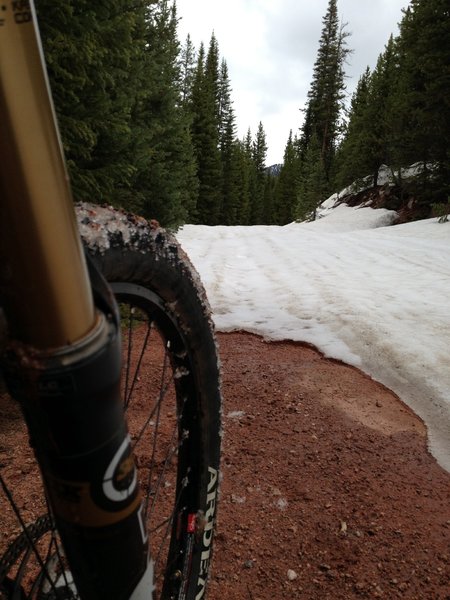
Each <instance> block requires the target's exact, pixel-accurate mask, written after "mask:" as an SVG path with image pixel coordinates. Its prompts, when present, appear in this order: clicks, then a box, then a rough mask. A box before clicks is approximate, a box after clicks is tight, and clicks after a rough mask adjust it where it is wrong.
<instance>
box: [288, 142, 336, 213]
mask: <svg viewBox="0 0 450 600" xmlns="http://www.w3.org/2000/svg"><path fill="white" fill-rule="evenodd" d="M321 151H322V146H321V143H320V141H319V139H318V138H317V136H316V135H313V137H312V138H311V140H310V143H309V145H308V149H307V151H306V156H305V158H304V160H303V167H302V169H301V171H300V178H299V187H298V198H297V206H296V208H295V217H296V219H298V220H300V221H304V220H305V219H310V220H314V219H315V218H316V209H317V206H318V205H319V204H320V203H321V202H322V201H323V200H324V199H325V197H326V194H327V191H328V182H327V175H326V172H325V168H324V163H323V160H322V155H321Z"/></svg>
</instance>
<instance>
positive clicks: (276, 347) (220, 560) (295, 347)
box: [0, 333, 450, 600]
mask: <svg viewBox="0 0 450 600" xmlns="http://www.w3.org/2000/svg"><path fill="white" fill-rule="evenodd" d="M218 337H219V344H220V356H221V360H222V366H223V390H224V441H223V463H222V472H223V481H222V489H221V504H220V508H219V518H218V528H217V534H216V547H215V558H214V563H213V570H212V577H211V581H210V587H209V600H291V599H302V600H303V599H304V600H326V599H330V600H331V599H332V600H344V599H345V600H351V599H355V600H356V599H360V598H385V599H388V600H390V599H397V598H402V599H407V600H450V567H449V564H450V562H449V559H450V475H449V474H448V473H446V472H445V471H444V470H443V469H441V468H440V467H439V466H438V465H437V464H436V461H435V460H434V458H432V457H431V456H430V454H429V453H428V451H427V446H426V430H425V427H424V425H423V423H422V422H421V421H420V420H419V419H418V418H417V417H416V416H415V415H414V414H412V412H411V411H410V410H409V409H408V408H407V407H406V406H405V405H404V404H403V403H402V402H401V401H400V400H399V398H398V397H397V396H395V394H393V393H392V392H390V391H389V390H387V389H386V388H384V387H383V386H381V385H380V384H378V383H376V382H374V381H373V380H372V379H370V378H369V377H367V376H366V375H364V374H363V373H361V372H360V371H358V370H357V369H355V368H352V367H348V366H346V365H343V364H341V363H338V362H336V361H331V360H327V359H325V358H324V357H323V356H322V355H321V354H319V353H318V352H316V351H315V350H314V349H312V348H310V347H307V346H304V345H301V344H294V343H266V342H264V341H263V340H262V339H261V338H258V337H256V336H253V335H249V334H244V333H233V334H221V335H219V336H218ZM0 412H1V413H2V414H0V432H1V437H0V462H2V463H4V464H5V465H6V466H5V469H4V471H6V473H5V474H6V475H7V476H8V478H9V479H10V480H12V481H21V482H22V483H23V484H24V488H25V493H24V495H23V498H22V501H21V503H20V504H21V508H22V509H23V510H24V516H25V519H26V520H31V518H32V517H33V514H34V513H36V511H38V514H39V511H40V509H39V505H38V503H39V499H38V496H39V490H38V489H36V487H35V486H34V484H33V479H32V478H31V476H30V471H31V469H32V468H33V458H32V456H31V452H29V450H28V449H27V448H26V446H27V444H26V440H25V439H24V438H19V434H18V433H17V431H19V427H20V419H19V418H18V416H15V415H14V413H13V412H11V404H8V402H7V401H6V402H5V401H3V402H2V403H1V404H0ZM16 423H17V427H16V426H15V424H16ZM24 449H25V456H24V452H23V450H24ZM19 456H20V457H21V458H20V459H19V458H18V457H19ZM2 506H3V499H2ZM7 518H8V517H7V515H6V512H5V511H3V509H2V511H1V513H0V543H1V545H2V547H4V544H6V542H7V541H8V539H10V536H11V532H10V533H9V534H7V533H6V526H5V522H6V520H7ZM34 518H35V517H34Z"/></svg>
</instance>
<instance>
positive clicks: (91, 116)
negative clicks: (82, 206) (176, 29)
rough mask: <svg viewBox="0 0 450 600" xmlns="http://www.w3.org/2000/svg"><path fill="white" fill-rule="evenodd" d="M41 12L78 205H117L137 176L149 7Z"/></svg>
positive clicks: (41, 8)
mask: <svg viewBox="0 0 450 600" xmlns="http://www.w3.org/2000/svg"><path fill="white" fill-rule="evenodd" d="M37 10H38V15H39V20H40V27H41V34H42V38H43V44H44V48H45V54H46V61H47V68H48V73H49V78H50V81H51V86H52V92H53V96H54V101H55V107H56V112H57V116H58V121H59V125H60V129H61V135H62V141H63V146H64V150H65V153H66V157H67V163H68V167H69V172H70V176H71V179H72V187H73V191H74V196H75V199H78V200H91V201H92V200H96V201H111V200H113V199H114V198H115V197H117V195H120V192H121V190H122V189H124V188H127V187H128V186H129V185H130V181H131V177H132V175H133V173H134V171H135V165H134V164H133V160H132V157H131V155H130V153H129V152H128V150H129V148H130V145H131V143H132V131H131V112H132V110H133V107H134V106H135V103H136V98H137V93H138V88H139V77H140V73H141V68H142V58H141V57H142V50H143V47H144V38H143V33H144V19H145V3H144V2H142V1H140V0H136V1H135V2H130V0H108V1H106V0H99V1H98V2H96V3H95V4H94V5H93V4H92V3H89V2H87V1H86V0H80V1H79V2H76V3H73V2H69V1H68V0H66V1H63V2H60V3H58V5H57V6H55V4H54V3H53V2H49V0H38V1H37Z"/></svg>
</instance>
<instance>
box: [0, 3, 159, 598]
mask: <svg viewBox="0 0 450 600" xmlns="http://www.w3.org/2000/svg"><path fill="white" fill-rule="evenodd" d="M2 8H4V10H2V12H0V304H1V305H2V307H3V309H4V312H5V315H6V321H7V326H8V336H9V343H8V346H7V349H6V352H5V353H4V356H3V358H2V369H3V371H4V374H5V379H6V380H7V383H8V387H9V389H10V391H11V394H12V395H13V396H14V397H15V398H16V399H17V400H18V402H19V403H20V405H21V408H22V411H23V414H24V417H25V421H26V423H27V426H28V429H29V433H30V440H31V443H32V445H33V448H34V450H35V453H36V456H37V459H38V462H39V464H40V467H41V470H42V473H43V479H44V483H45V487H46V490H47V494H48V497H49V500H50V504H51V507H52V512H53V516H54V518H55V521H56V524H57V527H58V530H59V532H60V535H61V538H62V542H63V546H64V549H65V552H66V555H67V557H68V560H69V562H70V567H71V570H72V573H73V576H74V580H75V583H76V586H77V589H78V592H79V594H80V596H81V598H83V600H84V599H95V600H98V599H103V598H105V599H106V598H108V599H110V598H117V599H122V598H123V599H124V600H125V599H126V600H128V599H129V598H133V599H134V598H140V597H145V598H151V593H152V592H151V590H152V585H153V583H152V573H151V563H149V560H148V543H147V539H146V533H145V529H144V528H143V524H142V522H141V518H140V510H141V496H140V491H139V488H138V485H137V481H136V469H135V465H134V461H133V458H132V457H131V454H130V452H131V451H130V443H129V437H128V433H127V429H126V425H125V423H124V417H123V410H122V402H121V399H120V394H119V384H120V366H121V364H120V363H121V358H120V356H121V349H120V323H119V319H118V317H117V311H116V308H115V305H114V302H113V300H112V299H111V295H110V293H109V291H108V290H107V288H106V287H105V284H104V283H103V282H102V281H101V279H100V277H99V276H98V275H95V274H94V275H93V277H94V279H95V286H94V287H95V290H94V291H95V298H94V296H93V294H92V290H91V286H90V276H89V273H88V269H87V266H86V263H85V260H84V255H83V250H82V247H81V243H80V240H79V236H78V232H77V227H76V220H75V215H74V210H73V204H72V198H71V193H70V187H69V183H68V176H67V172H66V167H65V163H64V159H63V154H62V149H61V143H60V139H59V135H58V130H57V127H56V121H55V116H54V110H53V106H52V102H51V96H50V93H49V87H48V82H47V77H46V73H45V67H44V62H43V56H42V49H41V44H40V39H39V33H38V29H37V24H36V15H35V9H34V6H33V3H32V2H30V3H29V2H27V1H25V0H21V1H12V0H8V1H4V2H2ZM149 565H150V567H149ZM144 589H145V591H144V592H143V591H142V590H144ZM133 590H134V591H133ZM141 593H142V594H145V596H144V595H142V596H141V595H140V594H141Z"/></svg>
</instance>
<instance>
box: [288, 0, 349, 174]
mask: <svg viewBox="0 0 450 600" xmlns="http://www.w3.org/2000/svg"><path fill="white" fill-rule="evenodd" d="M347 37H348V34H347V33H346V31H345V26H344V25H341V26H340V24H339V17H338V10H337V0H329V3H328V9H327V12H326V14H325V16H324V18H323V28H322V34H321V38H320V41H319V50H318V53H317V58H316V62H315V65H314V73H313V80H312V82H311V86H310V89H309V92H308V102H307V106H306V109H305V119H304V123H303V127H302V136H301V138H300V140H299V150H300V156H301V158H302V160H303V159H305V157H306V154H307V151H308V147H309V145H310V143H311V142H312V139H313V137H315V139H316V141H315V142H314V143H316V142H317V143H318V144H319V148H320V157H321V160H322V162H323V168H324V171H325V174H326V176H327V178H328V177H329V174H330V171H331V166H332V162H333V158H334V154H335V150H336V145H337V141H338V137H339V134H340V125H341V122H340V121H341V111H342V108H343V100H344V97H345V73H344V64H345V60H346V57H347V55H348V53H349V50H348V48H347V44H346V38H347Z"/></svg>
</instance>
